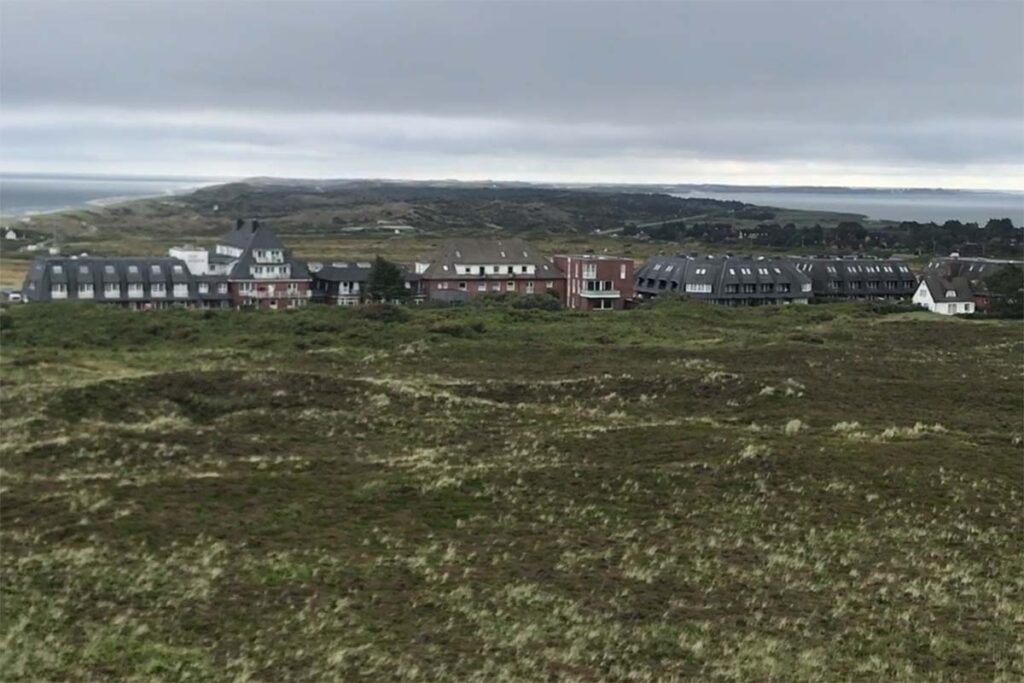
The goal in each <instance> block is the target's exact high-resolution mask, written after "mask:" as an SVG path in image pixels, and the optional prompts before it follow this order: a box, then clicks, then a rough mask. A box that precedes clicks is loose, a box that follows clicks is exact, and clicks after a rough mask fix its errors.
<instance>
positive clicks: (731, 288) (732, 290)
mask: <svg viewBox="0 0 1024 683" xmlns="http://www.w3.org/2000/svg"><path fill="white" fill-rule="evenodd" d="M739 291H740V286H739V285H726V286H725V293H726V294H736V293H737V292H739Z"/></svg>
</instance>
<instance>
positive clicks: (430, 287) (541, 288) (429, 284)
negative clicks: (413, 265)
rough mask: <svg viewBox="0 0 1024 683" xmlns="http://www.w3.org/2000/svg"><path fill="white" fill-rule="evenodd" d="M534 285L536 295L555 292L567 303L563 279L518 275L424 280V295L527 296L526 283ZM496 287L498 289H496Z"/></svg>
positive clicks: (472, 296)
mask: <svg viewBox="0 0 1024 683" xmlns="http://www.w3.org/2000/svg"><path fill="white" fill-rule="evenodd" d="M460 282H465V283H466V289H460V288H459V283H460ZM509 282H514V283H515V286H514V287H513V288H512V289H509V287H508V283H509ZM527 282H532V283H533V293H534V294H545V293H546V292H548V291H551V290H553V291H555V292H557V293H558V299H559V301H561V302H562V303H563V304H564V303H565V280H563V279H561V278H529V277H523V276H522V275H517V276H516V277H513V278H511V279H497V278H485V279H479V278H477V279H474V278H471V277H463V278H450V279H444V280H441V279H438V280H434V279H424V280H423V293H424V294H425V295H426V296H427V298H428V299H429V298H430V295H431V294H432V293H433V292H448V293H451V292H460V293H464V294H465V295H466V296H467V297H468V298H470V299H472V298H476V297H478V296H483V295H484V294H505V293H508V292H514V293H516V294H526V293H527V290H526V283H527ZM548 283H551V287H550V288H549V287H548ZM442 284H444V285H446V286H447V288H443V287H442V286H441V285H442ZM480 284H484V285H486V286H487V289H486V291H480V289H479V285H480ZM495 287H496V288H495Z"/></svg>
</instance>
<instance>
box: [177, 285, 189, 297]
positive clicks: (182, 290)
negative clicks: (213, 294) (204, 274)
mask: <svg viewBox="0 0 1024 683" xmlns="http://www.w3.org/2000/svg"><path fill="white" fill-rule="evenodd" d="M174 296H175V297H177V298H179V299H186V298H188V283H185V282H176V283H174Z"/></svg>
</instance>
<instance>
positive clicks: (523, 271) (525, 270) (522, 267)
mask: <svg viewBox="0 0 1024 683" xmlns="http://www.w3.org/2000/svg"><path fill="white" fill-rule="evenodd" d="M519 272H521V273H527V272H529V270H528V268H527V267H526V266H521V267H520V269H519Z"/></svg>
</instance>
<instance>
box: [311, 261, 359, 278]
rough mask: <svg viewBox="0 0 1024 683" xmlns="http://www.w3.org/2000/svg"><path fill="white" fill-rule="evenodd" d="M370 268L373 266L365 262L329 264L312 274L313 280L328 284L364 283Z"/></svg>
mask: <svg viewBox="0 0 1024 683" xmlns="http://www.w3.org/2000/svg"><path fill="white" fill-rule="evenodd" d="M372 268H373V264H372V263H368V262H365V261H357V262H354V263H349V262H338V263H331V264H329V265H325V266H324V267H323V268H321V269H320V270H318V271H317V272H316V273H314V274H313V278H314V279H316V280H327V281H329V282H366V280H367V278H368V277H369V276H370V270H371V269H372Z"/></svg>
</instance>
